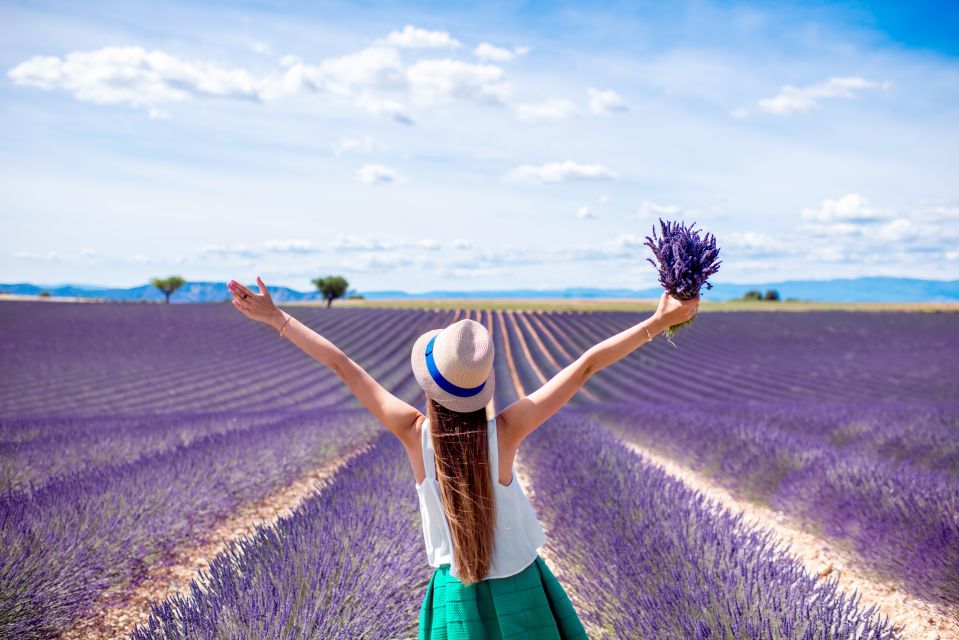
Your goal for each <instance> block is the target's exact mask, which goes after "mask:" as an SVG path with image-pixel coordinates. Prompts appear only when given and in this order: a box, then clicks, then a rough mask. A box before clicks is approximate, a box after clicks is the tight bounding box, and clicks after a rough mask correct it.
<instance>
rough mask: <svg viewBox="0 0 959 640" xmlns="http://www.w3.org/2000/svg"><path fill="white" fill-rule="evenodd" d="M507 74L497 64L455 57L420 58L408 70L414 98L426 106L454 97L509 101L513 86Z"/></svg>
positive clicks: (407, 73)
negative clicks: (505, 75)
mask: <svg viewBox="0 0 959 640" xmlns="http://www.w3.org/2000/svg"><path fill="white" fill-rule="evenodd" d="M503 75H504V74H503V70H502V69H501V68H500V67H497V66H495V65H490V64H471V63H469V62H462V61H459V60H451V59H437V60H420V61H418V62H416V63H414V64H413V65H412V66H410V67H409V68H407V70H406V78H407V80H408V82H409V87H410V94H411V97H412V99H413V101H414V102H416V103H418V104H423V105H432V104H444V103H447V102H451V101H452V100H454V99H461V100H475V101H477V102H488V103H497V104H499V103H505V102H506V101H508V100H509V98H510V94H511V91H512V88H511V87H510V84H509V83H508V82H506V81H505V80H504V79H503Z"/></svg>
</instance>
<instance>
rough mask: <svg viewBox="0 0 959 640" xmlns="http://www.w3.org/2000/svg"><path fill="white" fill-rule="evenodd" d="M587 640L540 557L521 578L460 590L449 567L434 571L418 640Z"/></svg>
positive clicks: (489, 580) (498, 579)
mask: <svg viewBox="0 0 959 640" xmlns="http://www.w3.org/2000/svg"><path fill="white" fill-rule="evenodd" d="M479 639H482V640H510V639H522V640H589V638H588V637H587V636H586V630H585V629H584V628H583V624H582V623H581V622H580V620H579V616H577V615H576V611H575V610H574V609H573V604H572V603H571V602H570V600H569V596H567V595H566V591H564V590H563V587H562V586H561V585H560V583H559V580H557V579H556V576H554V575H553V572H552V571H550V569H549V567H547V566H546V562H545V561H543V559H542V558H541V557H540V556H539V554H537V555H536V558H535V559H534V560H533V562H531V563H530V565H529V566H528V567H526V568H525V569H523V570H522V571H520V572H519V573H517V574H515V575H512V576H508V577H506V578H490V579H488V580H482V581H480V582H476V583H473V584H471V585H469V586H468V587H467V586H464V585H463V583H462V582H460V581H459V579H457V578H456V577H455V576H452V575H450V565H449V564H442V565H440V566H439V567H437V568H436V570H435V571H434V572H433V576H432V577H431V578H430V583H429V585H428V586H427V588H426V596H425V597H424V598H423V605H422V606H421V607H420V631H419V638H418V640H479Z"/></svg>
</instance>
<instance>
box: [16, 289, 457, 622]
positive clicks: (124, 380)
mask: <svg viewBox="0 0 959 640" xmlns="http://www.w3.org/2000/svg"><path fill="white" fill-rule="evenodd" d="M31 306H32V305H27V306H20V305H3V306H0V322H2V323H3V328H4V330H5V334H6V335H12V336H14V337H15V338H16V340H11V341H4V342H3V345H2V347H0V349H2V350H3V351H4V353H3V357H4V359H5V360H4V365H5V366H4V370H5V372H6V371H9V372H11V375H9V376H5V377H4V378H3V380H2V382H0V388H2V389H3V391H4V392H5V395H3V397H4V403H3V405H2V407H0V408H2V412H0V490H2V491H3V492H4V494H3V496H2V497H0V611H3V612H4V615H2V616H0V637H8V636H9V637H25V638H31V637H34V638H45V637H54V636H56V635H57V634H58V633H61V632H63V631H64V630H66V629H69V628H70V626H71V625H72V624H73V623H74V622H76V621H77V620H78V619H81V618H82V617H84V615H86V614H87V613H88V612H90V611H91V610H92V608H94V607H103V606H107V605H108V604H109V602H110V601H112V600H117V599H122V597H123V595H124V594H125V593H126V592H128V591H129V590H130V589H131V588H133V587H135V586H136V584H137V583H138V582H139V581H141V580H142V579H143V578H144V576H145V575H146V574H147V572H148V571H149V570H151V569H152V568H155V567H156V566H157V565H162V564H164V563H166V562H168V561H169V559H170V557H171V555H172V553H173V550H174V549H176V548H179V547H180V546H182V545H188V546H190V545H196V544H198V543H200V542H202V540H203V538H204V535H205V534H206V533H207V532H208V531H209V530H211V528H212V527H214V526H215V524H216V523H217V522H219V521H221V520H223V519H224V518H226V517H227V516H229V515H230V514H231V513H233V512H234V511H235V510H236V509H237V508H239V507H242V506H243V505H244V504H247V503H249V502H251V501H254V500H256V499H258V498H260V497H263V496H266V495H269V494H270V493H271V492H273V491H276V490H277V489H280V488H282V487H284V486H286V485H288V484H289V483H290V482H291V481H292V480H293V479H294V478H295V477H297V476H298V475H300V474H302V473H304V472H305V471H307V470H311V469H315V468H316V467H319V466H322V465H324V464H326V463H328V462H330V461H332V460H334V459H336V458H338V457H340V456H342V455H344V454H345V453H347V452H350V451H352V450H355V449H356V448H357V447H359V446H361V445H362V444H363V442H365V441H367V440H369V438H371V437H372V435H373V434H374V433H375V432H376V431H377V430H378V427H377V425H375V424H374V422H373V420H372V418H371V417H370V416H369V415H368V414H366V412H365V411H359V412H357V411H356V410H355V409H353V410H347V411H344V410H338V409H335V408H334V407H336V406H338V405H339V406H342V405H343V402H342V400H343V399H344V398H345V397H347V396H348V391H347V390H346V389H345V387H344V385H343V384H342V382H341V381H340V380H339V379H338V378H336V377H335V376H334V375H332V374H331V373H330V372H328V371H326V370H325V369H324V368H323V367H321V366H320V365H319V364H318V363H316V362H314V361H312V360H310V359H309V358H307V357H305V356H303V355H302V354H301V353H299V352H298V351H297V350H296V349H295V348H293V347H292V345H289V344H288V343H286V342H285V341H283V340H279V339H277V338H276V336H275V335H273V334H274V332H272V331H271V330H269V329H268V328H266V327H262V326H260V327H256V326H252V327H251V326H250V325H249V323H248V321H245V320H244V319H243V318H242V317H240V316H239V315H238V314H236V313H235V311H233V310H231V309H226V308H224V309H222V310H223V311H228V312H229V313H228V314H226V315H224V314H222V313H221V311H220V309H218V308H210V307H207V308H206V309H205V310H204V311H202V312H201V313H192V312H191V313H186V314H179V315H170V314H169V312H168V310H166V309H165V308H159V309H158V308H155V307H154V308H153V309H152V312H156V313H158V314H159V315H158V316H152V315H141V314H142V313H143V312H144V307H140V306H136V305H130V306H125V307H118V306H113V305H110V306H99V305H49V306H43V305H41V306H33V307H32V308H33V311H34V312H36V313H35V314H30V313H27V314H25V315H23V317H20V318H19V320H18V319H17V318H11V317H10V316H11V315H13V316H16V315H17V314H21V313H22V310H24V309H26V310H28V311H29V310H30V309H31ZM318 315H319V316H320V317H319V318H318V319H316V318H312V317H310V316H311V314H309V313H306V314H304V316H305V317H306V318H307V321H308V322H312V323H314V324H315V325H316V327H317V329H318V330H321V331H322V332H323V333H324V335H328V336H330V337H331V339H335V340H337V341H339V342H341V343H343V344H344V345H346V346H347V348H349V350H350V351H351V353H352V355H353V356H354V357H355V358H357V359H358V360H360V361H361V362H363V364H364V366H366V367H367V368H368V369H369V370H370V371H371V373H373V375H375V376H376V377H377V378H378V379H379V380H380V381H381V382H382V383H383V384H384V385H386V386H387V388H389V389H391V390H392V391H394V392H395V393H397V394H399V395H402V396H406V397H410V396H411V395H412V392H413V387H415V383H414V382H412V381H411V380H410V378H411V377H410V376H409V375H408V374H407V372H406V370H405V367H403V366H401V364H402V363H403V359H402V358H400V353H401V352H402V351H403V350H404V348H405V347H404V346H403V342H404V341H405V340H406V339H408V340H410V341H411V340H412V339H413V338H414V337H415V335H418V333H419V332H420V331H422V330H426V329H427V328H431V326H430V323H433V325H432V326H436V325H437V324H438V325H439V326H442V324H443V323H445V322H447V321H449V320H450V319H451V318H452V317H453V316H454V315H455V314H452V313H447V314H419V315H407V316H405V317H404V318H403V322H401V323H397V322H396V318H392V319H391V318H390V317H389V316H384V315H382V314H348V315H347V314H338V315H337V316H336V317H330V316H326V315H324V314H318ZM54 320H56V321H57V323H54V322H53V321H54ZM30 324H34V325H36V326H34V327H33V328H34V330H36V329H43V330H46V331H48V332H49V335H48V336H47V337H46V338H45V339H44V340H32V339H30V338H29V332H24V331H23V329H24V327H25V326H26V325H30ZM54 324H58V326H59V328H60V330H59V332H58V331H56V330H55V329H54ZM248 328H252V329H253V330H254V331H247V329H248ZM245 331H247V332H246V333H245V334H244V332H245ZM8 363H9V364H10V366H6V365H7V364H8ZM111 372H112V373H111ZM41 376H42V377H41ZM31 377H33V384H32V385H28V384H26V382H27V381H28V380H29V379H30V378H31ZM38 380H43V384H37V382H38ZM34 403H39V404H34ZM141 404H142V406H141ZM31 407H33V409H32V410H31V409H30V408H31ZM291 407H292V408H291ZM73 412H75V414H74V413H73ZM38 413H39V414H40V415H37V414H38Z"/></svg>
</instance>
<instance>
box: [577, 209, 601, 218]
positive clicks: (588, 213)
mask: <svg viewBox="0 0 959 640" xmlns="http://www.w3.org/2000/svg"><path fill="white" fill-rule="evenodd" d="M576 217H577V218H581V219H584V220H586V219H593V218H596V212H595V211H593V210H592V209H590V208H589V207H586V206H582V207H580V208H579V209H577V210H576Z"/></svg>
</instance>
